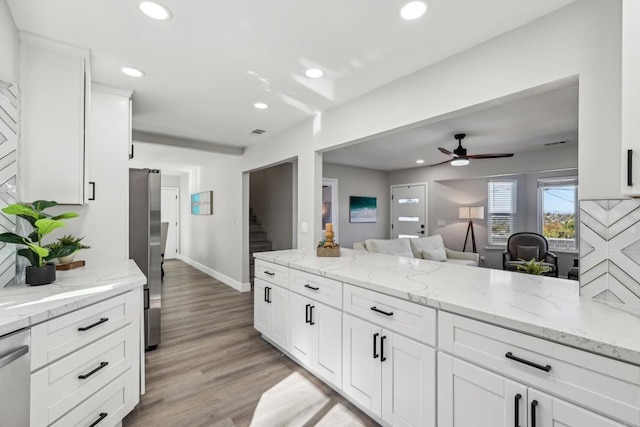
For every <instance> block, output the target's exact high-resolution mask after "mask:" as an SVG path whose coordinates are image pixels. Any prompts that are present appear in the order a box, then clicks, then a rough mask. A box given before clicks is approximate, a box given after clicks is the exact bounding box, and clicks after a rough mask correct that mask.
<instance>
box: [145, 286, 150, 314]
mask: <svg viewBox="0 0 640 427" xmlns="http://www.w3.org/2000/svg"><path fill="white" fill-rule="evenodd" d="M144 309H145V310H148V309H149V289H145V290H144Z"/></svg>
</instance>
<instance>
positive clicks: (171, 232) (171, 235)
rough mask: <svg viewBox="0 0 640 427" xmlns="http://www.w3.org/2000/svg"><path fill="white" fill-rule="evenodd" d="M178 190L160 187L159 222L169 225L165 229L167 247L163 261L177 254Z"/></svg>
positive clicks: (178, 228) (175, 256)
mask: <svg viewBox="0 0 640 427" xmlns="http://www.w3.org/2000/svg"><path fill="white" fill-rule="evenodd" d="M179 208H180V189H178V188H173V187H162V193H161V195H160V222H167V223H169V227H168V229H167V246H166V248H165V251H164V259H174V258H177V257H178V253H179V247H178V246H179V241H180V239H179V237H180V236H179V232H180V231H179V230H180V227H179V217H180V210H179Z"/></svg>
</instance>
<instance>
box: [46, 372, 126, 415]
mask: <svg viewBox="0 0 640 427" xmlns="http://www.w3.org/2000/svg"><path fill="white" fill-rule="evenodd" d="M126 375H127V373H125V374H123V375H120V376H119V377H118V378H116V379H115V380H113V381H112V382H110V383H109V384H107V386H106V387H104V388H103V389H101V390H100V391H98V392H97V393H96V394H94V395H93V396H91V397H90V398H89V399H87V400H85V401H84V402H82V403H81V404H80V405H78V406H77V407H76V408H74V409H73V410H71V412H69V413H68V414H66V415H65V416H64V417H62V418H60V419H59V420H58V421H56V422H55V423H53V424H51V427H72V426H73V427H86V426H89V425H92V423H95V422H98V423H97V424H95V425H96V427H107V426H115V425H117V424H118V422H120V420H121V419H122V418H124V416H125V415H126V414H125V410H124V407H125V376H126Z"/></svg>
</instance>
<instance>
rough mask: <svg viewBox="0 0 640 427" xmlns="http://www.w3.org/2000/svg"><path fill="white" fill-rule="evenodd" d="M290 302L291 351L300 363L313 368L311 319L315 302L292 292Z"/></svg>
mask: <svg viewBox="0 0 640 427" xmlns="http://www.w3.org/2000/svg"><path fill="white" fill-rule="evenodd" d="M290 300H291V301H290V304H289V307H290V311H289V320H290V326H291V340H290V346H289V351H290V352H291V354H292V355H293V356H295V357H296V358H297V359H298V360H300V362H302V363H303V364H305V365H306V366H308V367H311V366H312V365H313V325H312V324H311V322H310V319H309V317H310V313H311V307H312V306H313V301H311V300H309V299H307V298H305V297H303V296H301V295H298V294H296V293H295V292H291V297H290ZM314 323H315V322H314Z"/></svg>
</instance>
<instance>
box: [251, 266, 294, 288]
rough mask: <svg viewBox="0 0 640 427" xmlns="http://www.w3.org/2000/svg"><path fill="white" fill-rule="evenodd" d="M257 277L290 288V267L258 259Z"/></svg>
mask: <svg viewBox="0 0 640 427" xmlns="http://www.w3.org/2000/svg"><path fill="white" fill-rule="evenodd" d="M255 266H256V268H255V277H258V278H260V279H262V280H265V281H267V282H269V283H273V284H274V285H278V286H282V287H283V288H285V289H289V267H285V266H284V265H278V264H274V263H272V262H267V261H262V260H259V259H257V260H256V264H255Z"/></svg>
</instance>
